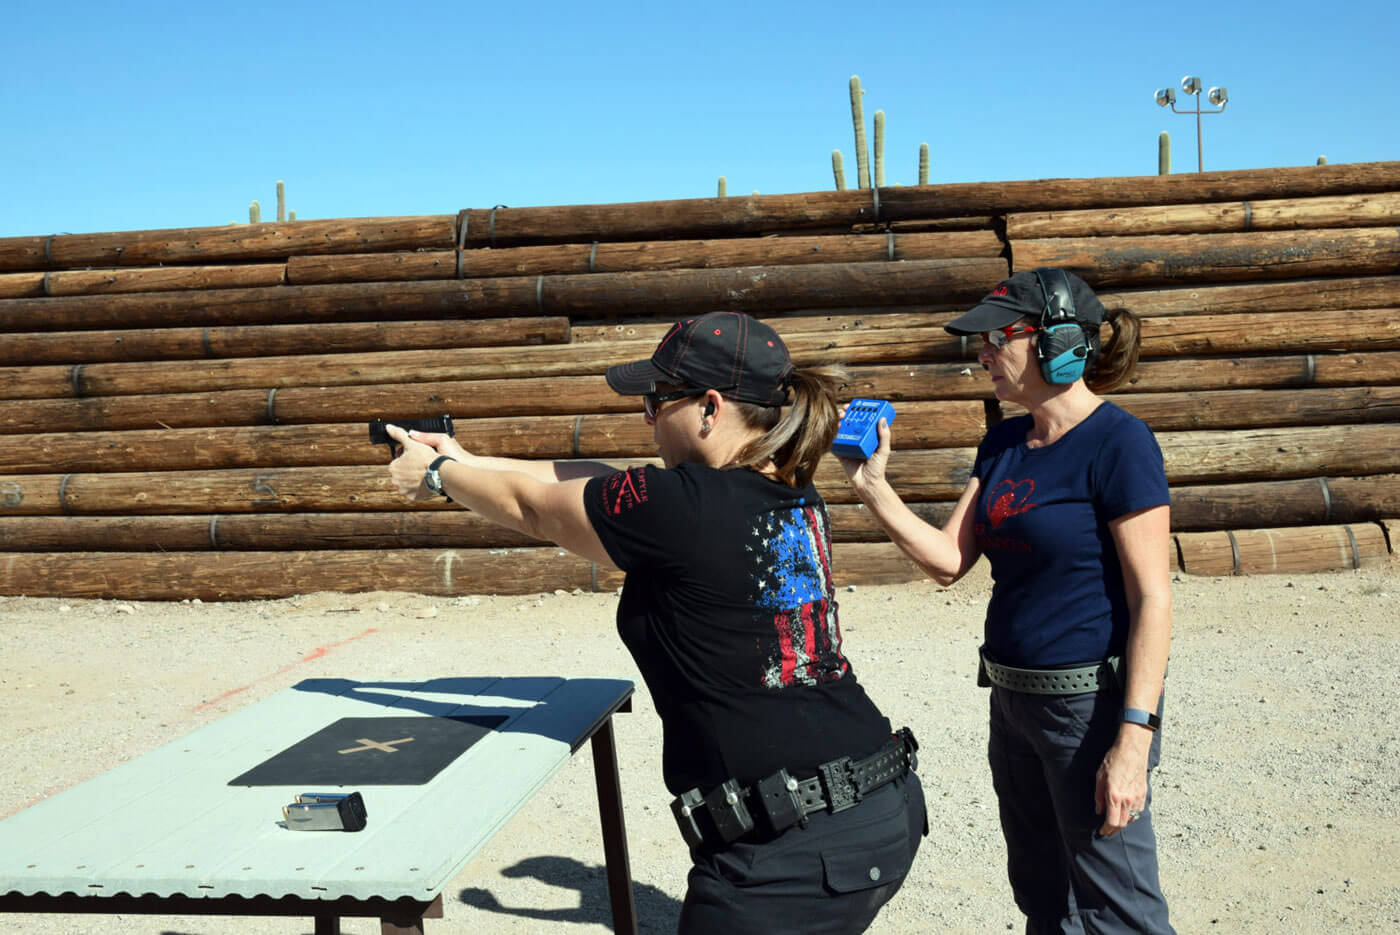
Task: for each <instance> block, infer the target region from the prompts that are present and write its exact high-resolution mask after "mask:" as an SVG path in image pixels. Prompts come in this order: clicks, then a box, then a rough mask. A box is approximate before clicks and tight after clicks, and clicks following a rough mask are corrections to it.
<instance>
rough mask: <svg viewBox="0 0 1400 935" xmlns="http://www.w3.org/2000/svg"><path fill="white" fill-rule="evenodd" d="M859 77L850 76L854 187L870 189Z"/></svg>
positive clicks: (868, 160) (868, 152)
mask: <svg viewBox="0 0 1400 935" xmlns="http://www.w3.org/2000/svg"><path fill="white" fill-rule="evenodd" d="M863 94H865V92H864V91H862V90H861V87H860V75H851V123H852V124H853V125H854V126H855V131H856V185H857V186H858V187H860V188H869V187H870V151H869V150H867V149H866V148H865V108H864V107H863V106H862V105H861V100H860V99H861V95H863Z"/></svg>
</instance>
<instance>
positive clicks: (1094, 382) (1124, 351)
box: [1084, 308, 1142, 393]
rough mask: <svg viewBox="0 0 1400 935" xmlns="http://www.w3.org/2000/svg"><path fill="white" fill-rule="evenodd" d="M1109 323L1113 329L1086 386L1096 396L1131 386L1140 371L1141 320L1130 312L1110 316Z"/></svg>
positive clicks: (1108, 316) (1092, 366) (1116, 312)
mask: <svg viewBox="0 0 1400 935" xmlns="http://www.w3.org/2000/svg"><path fill="white" fill-rule="evenodd" d="M1105 320H1106V321H1107V322H1108V324H1109V326H1110V327H1111V328H1112V329H1113V334H1112V335H1110V336H1109V339H1108V342H1107V343H1106V344H1104V346H1103V348H1102V349H1101V350H1100V351H1099V353H1098V354H1097V355H1096V356H1095V358H1094V361H1093V363H1091V364H1090V369H1089V373H1088V374H1086V375H1085V377H1084V383H1085V385H1086V386H1088V387H1089V389H1091V390H1093V391H1094V392H1095V393H1111V392H1112V391H1113V390H1116V389H1117V388H1118V387H1120V386H1122V385H1123V384H1124V383H1126V382H1127V380H1128V378H1129V377H1131V376H1132V375H1133V371H1134V370H1135V369H1137V362H1138V351H1139V350H1140V349H1141V347H1142V334H1141V330H1140V328H1139V321H1140V319H1139V318H1138V317H1137V316H1136V315H1134V314H1133V313H1132V312H1130V311H1128V310H1127V309H1126V308H1118V309H1114V310H1113V311H1111V312H1109V313H1108V314H1107V315H1106V316H1105Z"/></svg>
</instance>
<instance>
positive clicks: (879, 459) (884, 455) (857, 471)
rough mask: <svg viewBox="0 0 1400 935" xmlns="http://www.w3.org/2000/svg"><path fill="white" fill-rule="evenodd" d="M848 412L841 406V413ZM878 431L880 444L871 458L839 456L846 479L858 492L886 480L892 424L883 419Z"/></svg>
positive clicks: (876, 428) (838, 459) (877, 427)
mask: <svg viewBox="0 0 1400 935" xmlns="http://www.w3.org/2000/svg"><path fill="white" fill-rule="evenodd" d="M845 414H846V410H845V407H844V406H843V407H842V408H841V415H842V416H844V415H845ZM875 431H876V433H877V434H878V435H879V437H880V446H879V447H878V448H876V449H875V451H874V452H873V453H872V454H871V455H870V457H869V458H867V459H865V460H864V461H861V460H859V459H857V458H837V459H836V460H837V461H840V462H841V469H842V470H844V471H845V472H846V479H847V480H849V481H850V482H851V486H852V487H853V488H855V491H856V493H857V494H860V493H863V492H864V491H866V490H869V489H870V488H871V487H873V486H875V485H877V484H882V483H884V481H885V466H886V465H887V464H888V463H889V459H890V438H891V436H892V433H891V431H890V424H889V423H888V422H887V421H885V420H884V419H881V420H880V422H879V424H878V425H877V426H876V427H875Z"/></svg>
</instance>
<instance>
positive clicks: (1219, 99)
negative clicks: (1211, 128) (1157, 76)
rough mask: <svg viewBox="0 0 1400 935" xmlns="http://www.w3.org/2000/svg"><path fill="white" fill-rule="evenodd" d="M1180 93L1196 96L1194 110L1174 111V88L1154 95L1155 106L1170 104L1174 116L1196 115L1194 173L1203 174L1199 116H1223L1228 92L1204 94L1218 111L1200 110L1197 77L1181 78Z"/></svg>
mask: <svg viewBox="0 0 1400 935" xmlns="http://www.w3.org/2000/svg"><path fill="white" fill-rule="evenodd" d="M1181 92H1182V93H1183V94H1194V95H1196V109H1195V110H1177V109H1176V89H1175V88H1162V89H1160V90H1159V91H1158V92H1157V94H1156V95H1155V100H1156V101H1157V106H1159V107H1166V106H1167V105H1168V104H1170V105H1171V109H1172V113H1174V114H1195V115H1196V171H1197V172H1204V171H1205V170H1206V158H1205V147H1204V145H1203V144H1202V142H1201V115H1202V114H1223V113H1224V112H1225V104H1226V102H1227V101H1229V100H1230V92H1229V91H1227V90H1226V89H1225V88H1211V89H1210V91H1208V92H1207V93H1206V97H1207V98H1208V99H1209V100H1210V102H1211V103H1212V104H1214V105H1215V106H1216V107H1217V108H1219V109H1218V110H1201V79H1200V78H1198V77H1195V76H1193V75H1187V76H1186V77H1185V78H1182V79H1181Z"/></svg>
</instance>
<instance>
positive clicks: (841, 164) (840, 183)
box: [831, 149, 846, 192]
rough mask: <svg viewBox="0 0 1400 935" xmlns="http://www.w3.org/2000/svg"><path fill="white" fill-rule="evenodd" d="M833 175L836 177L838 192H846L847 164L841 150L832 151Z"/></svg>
mask: <svg viewBox="0 0 1400 935" xmlns="http://www.w3.org/2000/svg"><path fill="white" fill-rule="evenodd" d="M831 174H832V175H834V176H836V190H837V191H838V192H844V191H845V190H846V163H845V161H844V160H843V159H842V158H841V150H839V149H833V150H832V151H831Z"/></svg>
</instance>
